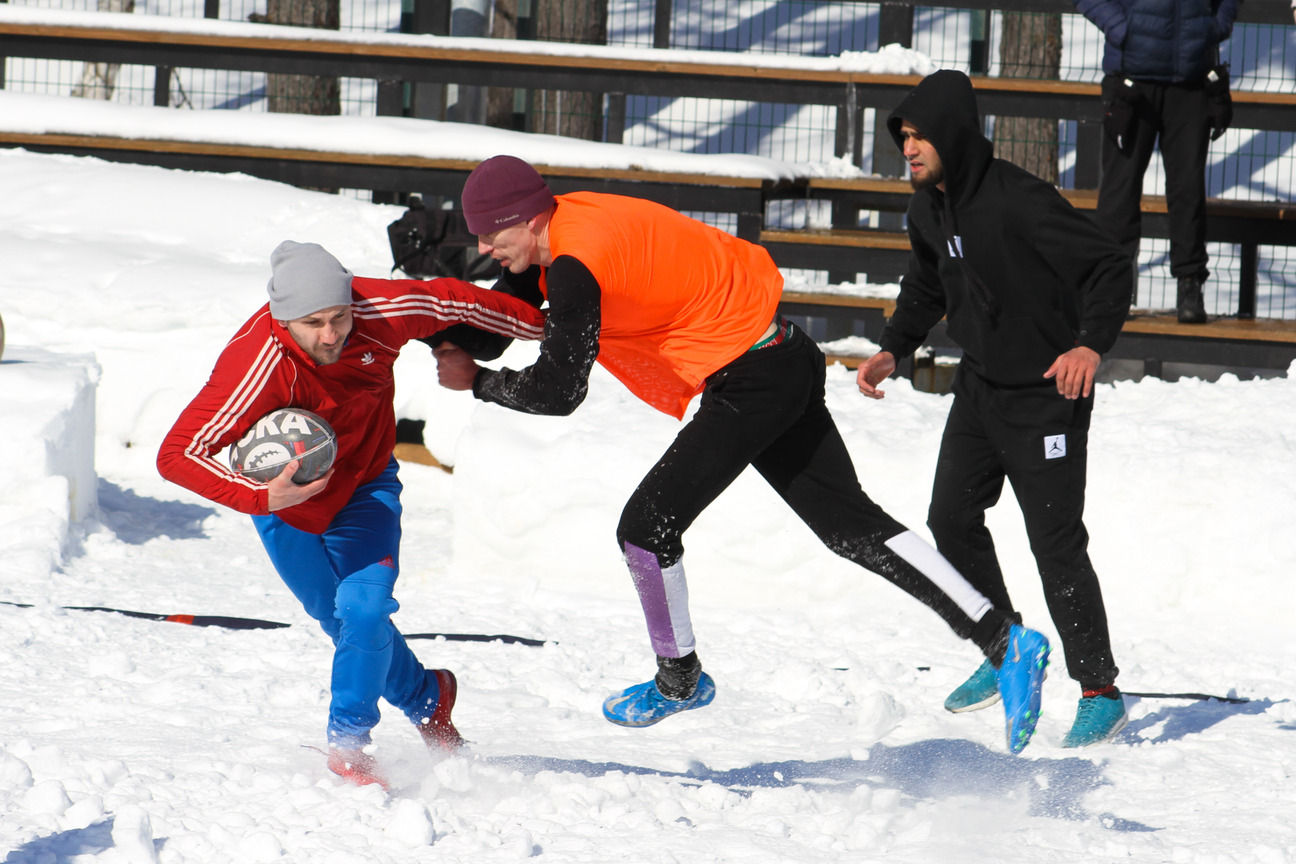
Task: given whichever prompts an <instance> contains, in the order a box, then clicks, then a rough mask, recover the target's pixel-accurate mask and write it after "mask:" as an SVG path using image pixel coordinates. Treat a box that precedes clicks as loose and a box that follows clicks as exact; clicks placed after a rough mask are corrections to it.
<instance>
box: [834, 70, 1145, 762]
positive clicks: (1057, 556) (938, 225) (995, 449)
mask: <svg viewBox="0 0 1296 864" xmlns="http://www.w3.org/2000/svg"><path fill="white" fill-rule="evenodd" d="M887 129H888V130H889V131H890V132H891V135H892V136H893V137H894V138H895V141H896V144H897V145H898V146H899V147H900V148H901V149H902V150H903V151H904V156H905V159H906V160H907V161H908V163H909V168H910V181H911V183H912V185H913V187H914V190H915V192H914V196H913V199H912V200H911V201H910V203H909V210H908V223H909V242H910V245H911V247H912V250H913V251H912V254H911V255H910V259H909V262H910V263H909V270H908V272H907V273H906V274H905V276H904V278H903V279H902V280H901V282H900V296H899V297H898V298H897V300H896V309H895V313H894V314H893V315H892V317H891V320H890V322H888V324H887V326H886V328H885V329H884V330H883V332H882V335H881V337H880V340H879V341H880V344H881V348H882V350H881V351H880V352H879V353H877V354H875V355H874V356H873V357H870V358H869V359H868V360H866V361H865V362H864V363H862V364H860V367H859V370H858V372H857V378H856V380H857V383H858V385H859V389H860V392H861V393H863V394H864V395H865V396H868V397H871V398H874V399H881V398H882V397H883V396H884V395H885V394H884V392H883V391H882V390H879V389H877V386H878V384H880V383H881V382H882V381H884V380H885V379H886V378H887V377H888V376H889V375H891V373H892V372H894V371H895V369H896V364H897V362H898V361H899V360H900V359H903V358H905V357H908V356H909V355H910V354H912V353H913V352H914V350H915V349H917V348H918V347H919V346H920V345H922V343H923V341H924V340H925V339H926V337H927V334H928V332H929V331H930V330H931V329H932V327H934V326H936V324H937V323H938V322H939V321H940V320H941V318H942V317H943V318H945V319H946V320H947V322H948V333H949V336H950V338H951V339H953V340H954V342H955V343H957V344H958V345H959V346H960V347H961V348H962V349H963V359H962V360H961V361H960V363H959V366H958V370H957V372H956V373H955V377H954V386H953V391H954V402H953V404H952V405H951V407H950V413H949V419H948V420H947V421H946V425H945V432H944V435H943V436H942V438H941V447H940V454H939V456H938V457H937V463H936V477H935V480H934V482H933V484H932V502H931V508H930V510H929V512H928V520H927V524H928V526H929V527H930V528H931V531H932V535H933V536H934V537H935V539H936V548H937V549H938V550H940V552H941V554H943V555H944V556H945V557H946V558H947V559H948V560H949V561H950V563H952V564H953V565H954V567H955V568H956V569H957V570H958V571H959V572H961V573H962V574H963V575H964V577H965V578H966V579H967V580H968V581H969V582H971V583H972V585H973V586H974V587H975V588H976V589H977V590H978V591H980V592H981V593H982V594H984V595H985V596H986V597H988V598H990V601H991V602H992V603H994V604H995V608H996V609H1005V610H1012V609H1013V603H1012V599H1011V598H1010V597H1009V595H1008V589H1007V587H1005V584H1004V575H1003V571H1002V570H1001V569H1000V567H999V561H998V558H997V557H996V555H995V547H994V540H993V538H992V537H991V536H990V532H989V531H988V530H987V528H986V524H985V513H986V510H987V509H989V508H990V507H992V506H994V505H995V503H997V501H998V500H999V496H1000V494H1001V493H1002V491H1003V485H1004V479H1005V478H1007V479H1008V480H1009V481H1010V482H1011V483H1012V486H1013V491H1014V492H1015V493H1016V496H1017V501H1018V503H1019V504H1020V505H1021V510H1022V516H1023V518H1024V519H1025V522H1026V533H1027V535H1028V537H1029V538H1030V545H1031V551H1032V552H1033V553H1034V555H1035V560H1036V564H1037V566H1038V570H1039V575H1040V579H1041V581H1042V582H1043V585H1044V597H1045V600H1046V601H1047V602H1048V607H1049V613H1050V615H1052V617H1053V623H1054V624H1055V625H1056V626H1057V629H1058V635H1059V636H1060V637H1061V641H1062V647H1063V649H1064V650H1065V653H1066V663H1067V672H1068V673H1069V674H1070V675H1071V677H1072V678H1074V679H1076V681H1078V682H1079V683H1080V690H1081V699H1080V703H1079V708H1078V711H1077V712H1076V718H1075V721H1074V723H1073V724H1072V727H1071V730H1070V732H1069V733H1068V734H1067V736H1066V738H1065V740H1064V741H1063V746H1064V747H1079V746H1085V745H1088V744H1096V743H1098V742H1100V741H1104V740H1106V739H1108V738H1110V737H1111V736H1113V735H1115V734H1116V733H1117V732H1119V731H1120V729H1121V728H1122V727H1123V726H1124V725H1125V723H1126V714H1125V706H1124V702H1123V700H1122V698H1121V695H1120V691H1119V690H1118V689H1117V688H1116V675H1117V672H1118V670H1117V667H1116V663H1115V660H1114V659H1113V657H1112V650H1111V639H1110V637H1109V635H1108V628H1107V613H1106V609H1105V607H1104V605H1103V599H1102V590H1101V588H1100V587H1099V584H1098V576H1097V575H1096V574H1095V572H1094V569H1093V565H1092V564H1091V563H1090V561H1089V553H1088V551H1087V547H1088V543H1089V535H1088V533H1087V532H1086V531H1085V527H1084V522H1083V516H1084V498H1085V473H1086V463H1087V448H1088V438H1089V419H1090V414H1091V412H1092V410H1093V389H1092V388H1093V380H1094V374H1095V372H1096V370H1097V368H1098V363H1099V359H1100V357H1101V354H1102V353H1103V352H1105V351H1107V350H1109V349H1110V348H1111V347H1112V345H1113V344H1115V342H1116V338H1117V336H1118V335H1119V333H1120V330H1121V326H1122V325H1123V323H1124V321H1125V316H1126V315H1127V314H1128V312H1129V306H1130V296H1131V294H1132V291H1133V266H1132V264H1131V262H1130V261H1129V259H1128V258H1126V257H1125V255H1124V254H1123V253H1122V252H1121V250H1120V248H1119V247H1118V246H1117V245H1116V243H1115V242H1114V241H1113V240H1112V239H1111V238H1110V237H1109V236H1108V235H1107V234H1106V233H1105V232H1103V231H1102V230H1101V229H1100V228H1099V227H1098V226H1097V225H1095V224H1094V223H1093V222H1092V221H1091V220H1090V219H1088V218H1087V217H1085V216H1084V215H1083V214H1081V213H1080V212H1079V211H1077V210H1076V209H1075V208H1073V207H1072V206H1071V205H1070V204H1069V203H1067V201H1066V199H1064V198H1063V197H1062V196H1061V195H1060V194H1059V193H1058V191H1057V189H1056V188H1054V186H1053V185H1052V184H1051V183H1047V182H1045V181H1044V180H1041V179H1039V178H1038V177H1036V176H1034V175H1033V174H1030V173H1028V172H1026V171H1024V170H1022V169H1021V168H1018V167H1017V166H1016V165H1013V164H1011V163H1009V162H1006V161H1004V160H1002V159H995V158H994V156H993V149H994V148H993V145H992V144H991V143H990V141H989V140H987V139H986V137H985V136H984V135H983V134H982V133H981V121H980V117H979V116H978V114H977V105H976V95H975V94H974V93H973V90H972V82H971V81H970V80H969V79H968V77H967V76H966V75H964V74H963V73H962V72H956V71H952V70H943V71H940V72H936V73H935V74H933V75H929V76H928V77H926V78H924V79H923V80H922V82H921V83H919V85H918V86H917V87H916V88H914V90H913V91H912V92H910V93H909V95H908V96H906V97H905V98H904V100H903V101H902V102H901V103H900V105H899V107H897V108H896V109H895V111H894V112H892V114H891V116H890V117H889V118H888V120H887ZM998 699H999V695H998V693H997V692H996V688H995V686H994V674H993V670H992V669H991V668H990V667H989V666H987V665H982V667H981V668H979V669H977V670H976V671H975V672H974V673H973V674H972V676H971V677H970V678H969V679H968V680H967V681H966V682H965V683H964V684H962V685H961V686H960V687H959V688H958V689H957V690H955V691H954V692H953V693H951V694H950V697H949V699H947V700H946V702H945V707H946V708H947V709H949V710H950V711H953V712H956V713H958V712H962V711H971V710H975V709H977V708H984V707H987V706H989V705H993V704H994V703H995V702H997V701H998Z"/></svg>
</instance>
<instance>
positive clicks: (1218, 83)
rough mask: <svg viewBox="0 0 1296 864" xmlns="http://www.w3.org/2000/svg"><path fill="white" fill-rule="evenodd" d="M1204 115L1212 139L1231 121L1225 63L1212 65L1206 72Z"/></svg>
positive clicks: (1216, 137)
mask: <svg viewBox="0 0 1296 864" xmlns="http://www.w3.org/2000/svg"><path fill="white" fill-rule="evenodd" d="M1206 116H1207V117H1209V118H1210V127H1211V136H1210V140H1212V141H1215V140H1217V139H1218V138H1219V137H1220V136H1221V135H1223V134H1224V131H1225V130H1226V129H1228V128H1229V124H1230V123H1232V122H1233V97H1232V96H1231V95H1229V68H1228V64H1227V63H1221V64H1220V65H1218V66H1212V67H1211V69H1210V71H1209V72H1207V73H1206Z"/></svg>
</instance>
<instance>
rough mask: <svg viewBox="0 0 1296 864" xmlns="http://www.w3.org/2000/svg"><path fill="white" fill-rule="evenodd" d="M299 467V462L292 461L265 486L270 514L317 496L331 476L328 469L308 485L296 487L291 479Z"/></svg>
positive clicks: (331, 472)
mask: <svg viewBox="0 0 1296 864" xmlns="http://www.w3.org/2000/svg"><path fill="white" fill-rule="evenodd" d="M300 467H301V461H300V460H297V459H294V460H293V461H291V462H289V463H288V464H287V465H285V466H284V470H282V471H280V472H279V476H278V477H276V478H274V479H273V480H271V481H270V482H269V483H267V484H266V489H267V491H268V496H267V502H268V504H269V507H270V512H271V513H273V512H274V511H276V510H283V509H284V508H286V507H292V506H294V505H296V504H300V503H301V502H303V501H305V500H306V499H307V498H310V497H312V496H315V495H318V494H319V493H321V492H323V491H324V487H325V486H327V485H328V481H329V478H330V477H332V476H333V469H332V468H330V469H329V470H328V473H326V474H325V475H324V476H323V477H321V478H319V479H318V480H312V481H311V482H310V483H305V484H303V485H301V486H298V485H297V484H296V483H294V482H293V479H292V478H293V475H294V474H296V473H297V469H298V468H300Z"/></svg>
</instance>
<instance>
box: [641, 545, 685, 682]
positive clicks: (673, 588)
mask: <svg viewBox="0 0 1296 864" xmlns="http://www.w3.org/2000/svg"><path fill="white" fill-rule="evenodd" d="M625 561H626V566H627V567H629V568H630V576H631V577H632V578H633V579H634V586H635V591H637V592H638V593H639V603H640V604H641V605H642V606H643V611H644V619H645V620H646V621H647V622H648V638H649V639H650V640H651V641H652V647H653V651H654V652H656V654H657V656H658V657H683V656H685V655H686V654H688V653H690V652H691V651H693V649H694V647H696V643H695V641H694V639H693V622H692V621H691V620H690V618H689V611H688V583H686V582H685V581H684V564H683V561H682V559H681V560H680V561H676V562H675V563H674V564H672V565H671V566H670V567H667V568H666V569H665V570H663V569H662V567H661V564H660V563H658V561H657V556H656V555H654V554H653V553H652V552H649V551H648V550H647V549H640V548H639V547H638V546H636V545H634V544H633V543H627V544H625Z"/></svg>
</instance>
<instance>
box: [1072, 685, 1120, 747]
mask: <svg viewBox="0 0 1296 864" xmlns="http://www.w3.org/2000/svg"><path fill="white" fill-rule="evenodd" d="M1128 722H1129V714H1127V713H1125V700H1124V699H1123V698H1122V697H1121V695H1120V691H1119V690H1117V691H1116V698H1114V699H1113V698H1112V697H1110V696H1085V697H1084V698H1082V699H1081V700H1080V707H1079V708H1077V709H1076V718H1075V722H1074V723H1072V724H1071V731H1070V732H1068V733H1067V735H1066V737H1065V738H1063V739H1062V746H1063V747H1091V746H1093V745H1094V744H1101V743H1102V742H1104V741H1109V740H1111V739H1112V738H1115V737H1116V733H1118V732H1120V731H1121V730H1122V729H1124V728H1125V724H1126V723H1128Z"/></svg>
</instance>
